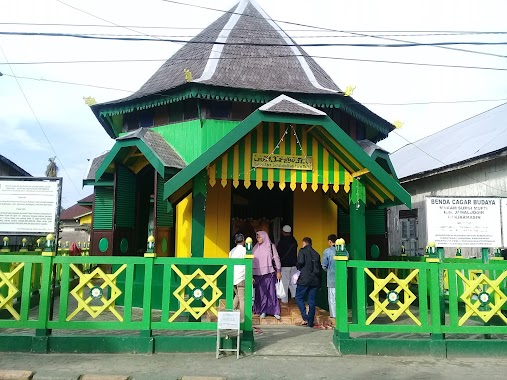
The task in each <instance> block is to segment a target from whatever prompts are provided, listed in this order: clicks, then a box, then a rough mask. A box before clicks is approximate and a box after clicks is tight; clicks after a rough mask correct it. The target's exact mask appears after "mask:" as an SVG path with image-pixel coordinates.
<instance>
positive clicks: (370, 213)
mask: <svg viewBox="0 0 507 380" xmlns="http://www.w3.org/2000/svg"><path fill="white" fill-rule="evenodd" d="M385 232H386V209H376V210H366V234H368V235H384V233H385Z"/></svg>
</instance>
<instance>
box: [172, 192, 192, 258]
mask: <svg viewBox="0 0 507 380" xmlns="http://www.w3.org/2000/svg"><path fill="white" fill-rule="evenodd" d="M175 233H176V257H190V242H191V239H192V194H189V195H188V196H187V197H186V198H185V199H182V200H181V201H180V203H178V204H177V205H176V229H175Z"/></svg>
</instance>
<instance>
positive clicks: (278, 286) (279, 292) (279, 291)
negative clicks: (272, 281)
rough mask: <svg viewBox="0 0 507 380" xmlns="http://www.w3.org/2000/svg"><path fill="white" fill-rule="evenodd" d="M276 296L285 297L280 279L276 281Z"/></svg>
mask: <svg viewBox="0 0 507 380" xmlns="http://www.w3.org/2000/svg"><path fill="white" fill-rule="evenodd" d="M276 296H277V297H278V298H285V296H286V294H285V289H284V288H283V283H282V281H280V280H278V281H277V282H276Z"/></svg>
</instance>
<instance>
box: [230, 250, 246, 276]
mask: <svg viewBox="0 0 507 380" xmlns="http://www.w3.org/2000/svg"><path fill="white" fill-rule="evenodd" d="M245 255H246V248H245V247H244V246H242V245H241V244H238V245H237V246H236V247H234V248H233V249H231V252H229V258H230V259H244V258H245ZM241 281H245V266H244V265H234V285H238V284H239V283H240V282H241Z"/></svg>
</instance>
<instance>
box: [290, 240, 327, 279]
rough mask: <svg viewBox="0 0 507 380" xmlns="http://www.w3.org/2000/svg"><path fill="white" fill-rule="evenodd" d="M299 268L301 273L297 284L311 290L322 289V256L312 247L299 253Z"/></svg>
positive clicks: (302, 249)
mask: <svg viewBox="0 0 507 380" xmlns="http://www.w3.org/2000/svg"><path fill="white" fill-rule="evenodd" d="M296 266H297V268H298V269H299V270H300V271H301V274H300V275H299V279H298V282H297V284H298V285H301V286H306V287H310V288H320V286H321V284H322V266H321V264H320V255H319V254H318V253H317V251H315V250H314V249H313V248H312V247H311V246H309V245H307V246H306V247H304V248H301V249H300V250H299V253H298V260H297V265H296Z"/></svg>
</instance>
